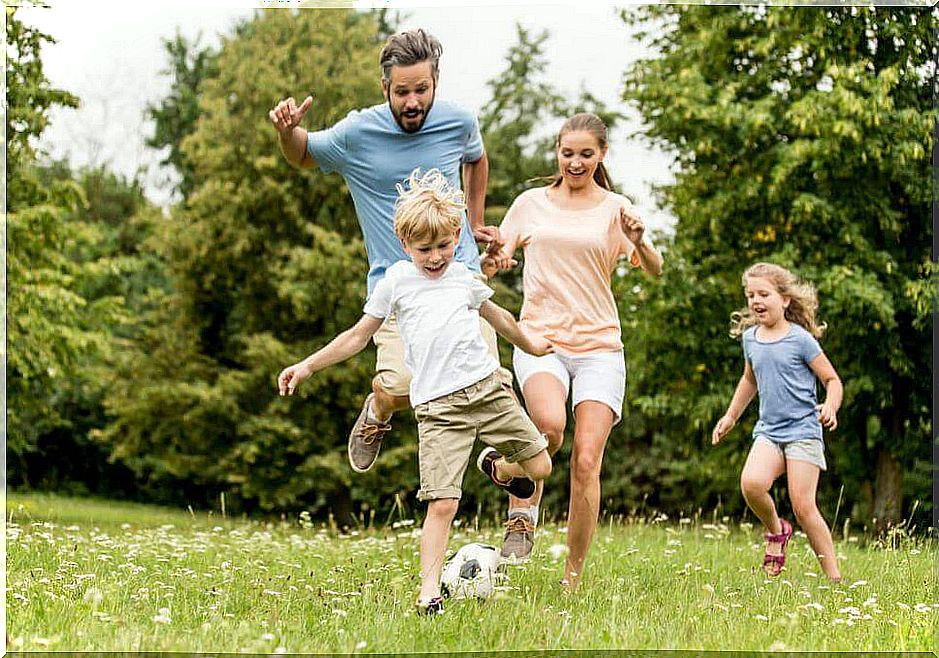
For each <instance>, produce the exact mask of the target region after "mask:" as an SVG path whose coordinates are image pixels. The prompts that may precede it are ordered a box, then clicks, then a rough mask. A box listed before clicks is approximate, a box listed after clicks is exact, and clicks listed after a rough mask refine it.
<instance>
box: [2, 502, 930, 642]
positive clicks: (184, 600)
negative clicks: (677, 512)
mask: <svg viewBox="0 0 939 658" xmlns="http://www.w3.org/2000/svg"><path fill="white" fill-rule="evenodd" d="M7 520H8V523H7V600H6V602H7V632H8V635H9V644H8V647H7V648H8V650H13V651H20V650H56V651H118V650H128V649H129V650H134V651H168V650H172V651H188V652H197V651H198V652H213V653H215V652H218V653H221V652H251V653H281V652H288V653H294V652H330V653H351V652H362V653H368V652H382V653H394V652H418V651H434V652H440V651H491V650H495V649H500V650H532V649H596V648H630V649H699V650H717V649H736V650H761V651H766V650H773V651H776V650H792V651H804V650H826V651H839V650H840V651H859V650H880V651H893V650H897V651H899V650H903V651H936V650H937V648H939V644H937V640H936V635H937V621H939V587H937V585H939V583H937V574H936V564H937V562H939V560H937V558H939V550H937V543H936V541H935V539H924V538H911V537H907V536H905V535H902V534H897V535H894V537H893V541H891V542H890V543H889V544H890V545H889V546H885V545H883V544H877V543H874V542H870V543H868V544H866V545H862V544H864V542H863V541H862V542H857V541H851V540H849V541H839V542H838V543H837V544H836V547H837V551H838V553H839V556H840V560H841V568H842V571H843V573H844V575H845V582H844V584H840V585H832V584H830V583H828V582H827V581H826V580H825V579H824V578H823V577H822V576H821V571H820V569H819V567H818V564H817V562H816V560H815V558H814V556H813V555H812V554H811V551H810V549H809V548H808V544H807V542H806V540H805V538H804V536H801V535H797V536H796V537H795V538H794V542H793V543H792V544H791V550H790V553H789V560H788V562H787V567H786V570H785V571H784V572H783V574H782V575H781V576H780V577H779V578H776V579H774V580H771V581H770V580H767V579H766V578H764V577H763V575H762V573H761V572H760V571H759V570H758V569H757V568H756V565H758V563H759V561H760V558H761V556H762V550H763V546H762V543H761V541H760V539H759V532H758V529H756V528H751V527H748V526H747V525H744V526H743V527H736V526H734V527H728V526H727V525H725V524H723V523H720V522H718V523H707V522H706V521H704V520H701V519H697V520H694V519H683V520H672V521H665V520H659V519H655V518H650V519H638V520H633V521H629V522H623V523H605V524H604V525H603V526H602V527H601V528H600V529H599V530H598V532H597V536H596V539H595V541H594V546H593V549H592V551H591V554H590V558H589V562H588V569H587V571H586V573H585V575H584V582H583V584H582V587H581V589H580V591H579V592H578V593H577V594H574V595H566V594H565V593H563V592H562V590H561V588H560V586H559V585H558V581H559V579H560V577H561V569H562V566H563V559H564V556H563V554H562V547H563V544H564V534H563V528H560V527H558V526H556V525H548V526H546V527H544V528H541V529H539V534H538V543H537V546H536V555H535V557H534V558H533V559H532V560H531V562H529V563H528V564H527V565H525V566H524V567H514V568H510V570H509V577H508V581H507V582H506V583H505V584H504V585H503V586H501V587H500V588H499V591H498V592H497V593H496V595H495V596H494V597H493V598H491V599H489V600H488V601H483V602H477V601H461V602H449V603H448V606H447V609H446V614H445V615H444V616H442V617H438V618H431V619H428V618H419V617H417V616H416V615H414V613H413V611H412V606H413V601H414V597H415V595H416V592H417V583H418V576H417V563H418V542H419V530H418V529H417V528H416V527H415V526H414V525H409V524H407V523H405V524H404V525H402V524H400V523H399V524H398V527H389V528H377V529H371V530H366V531H361V532H358V533H355V532H353V533H352V534H350V535H343V536H338V535H336V534H335V533H334V532H332V531H329V530H327V529H325V528H321V527H313V526H312V525H311V524H309V523H299V522H297V521H296V520H294V522H292V523H280V522H278V523H265V522H258V521H245V520H232V519H221V518H217V517H215V516H209V515H206V514H192V513H190V512H188V511H174V510H167V509H161V508H153V507H147V506H142V505H131V504H123V503H116V502H110V501H88V500H80V499H74V498H59V497H52V496H40V495H10V496H9V497H8V498H7ZM304 526H306V527H304ZM499 535H500V530H498V529H496V528H490V529H485V528H484V529H481V530H479V531H475V530H472V529H467V528H465V527H458V528H455V529H454V533H453V535H452V538H451V544H450V545H451V548H452V549H455V548H457V547H458V546H460V545H461V544H463V543H466V542H469V541H484V542H489V543H496V544H497V543H498V542H499V540H500V537H499Z"/></svg>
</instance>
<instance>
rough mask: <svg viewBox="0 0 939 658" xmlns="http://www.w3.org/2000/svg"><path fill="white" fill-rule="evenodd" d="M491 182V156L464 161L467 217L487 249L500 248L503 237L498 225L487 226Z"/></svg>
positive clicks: (474, 235)
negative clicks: (488, 189) (487, 201)
mask: <svg viewBox="0 0 939 658" xmlns="http://www.w3.org/2000/svg"><path fill="white" fill-rule="evenodd" d="M488 184H489V157H488V156H487V155H486V152H485V151H483V156H482V157H481V158H480V159H479V160H476V161H475V162H464V163H463V191H464V195H465V197H466V218H467V219H468V220H469V225H470V228H471V229H472V231H473V238H474V239H475V240H476V242H478V243H483V244H485V245H486V246H487V249H486V250H487V251H492V250H498V249H499V248H500V247H501V246H502V238H501V236H500V235H499V228H498V227H497V226H486V220H485V218H484V214H485V210H486V186H487V185H488Z"/></svg>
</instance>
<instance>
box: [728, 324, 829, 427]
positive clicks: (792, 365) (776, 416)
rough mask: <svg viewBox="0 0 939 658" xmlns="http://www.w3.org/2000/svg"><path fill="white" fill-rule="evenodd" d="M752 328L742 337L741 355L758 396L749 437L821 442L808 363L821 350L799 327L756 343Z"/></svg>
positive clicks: (812, 382) (754, 330) (813, 379)
mask: <svg viewBox="0 0 939 658" xmlns="http://www.w3.org/2000/svg"><path fill="white" fill-rule="evenodd" d="M756 329H757V328H756V327H750V328H749V329H747V330H746V331H745V332H744V333H743V354H744V356H745V357H746V359H747V361H748V362H749V363H750V367H751V368H752V370H753V374H754V375H755V376H756V385H757V389H758V391H759V396H760V419H759V420H758V421H757V423H756V426H755V427H754V428H753V436H754V437H755V436H758V435H763V436H766V437H768V438H770V439H772V440H774V441H777V442H782V443H785V442H789V441H798V440H800V439H821V438H822V424H821V422H820V421H819V420H818V411H817V410H816V409H815V405H816V404H817V403H818V402H817V398H816V395H815V381H816V380H815V373H814V372H812V369H811V368H810V367H809V363H810V362H811V361H812V360H813V359H814V358H815V357H817V356H818V355H819V354H821V353H822V348H821V346H820V345H819V344H818V341H817V340H815V337H814V336H812V334H810V333H809V332H808V331H806V330H805V329H804V328H803V327H802V326H800V325H798V324H796V323H794V322H793V323H791V326H790V329H789V332H788V333H787V334H786V335H785V336H783V337H782V338H780V339H779V340H775V341H771V342H766V343H764V342H760V341H759V340H757V338H756Z"/></svg>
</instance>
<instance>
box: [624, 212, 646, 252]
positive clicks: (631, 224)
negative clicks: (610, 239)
mask: <svg viewBox="0 0 939 658" xmlns="http://www.w3.org/2000/svg"><path fill="white" fill-rule="evenodd" d="M619 225H620V227H621V228H622V229H623V233H625V234H626V237H627V238H629V241H630V242H632V243H633V244H635V245H638V244H639V243H640V242H642V236H643V235H645V232H646V225H645V224H644V223H643V221H642V219H641V218H640V217H639V215H637V214H636V213H635V212H633V210H632V209H630V208H626V207H625V206H622V207H620V209H619Z"/></svg>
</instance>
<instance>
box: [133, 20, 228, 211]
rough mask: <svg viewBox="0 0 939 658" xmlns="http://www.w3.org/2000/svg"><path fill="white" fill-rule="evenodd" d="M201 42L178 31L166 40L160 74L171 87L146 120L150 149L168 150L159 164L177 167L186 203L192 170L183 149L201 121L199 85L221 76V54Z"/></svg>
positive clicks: (151, 106) (182, 194)
mask: <svg viewBox="0 0 939 658" xmlns="http://www.w3.org/2000/svg"><path fill="white" fill-rule="evenodd" d="M200 40H201V35H200V36H198V37H196V39H195V40H194V41H190V40H188V39H186V37H184V36H183V35H182V34H181V33H180V32H179V31H178V30H177V32H176V36H175V37H174V38H173V39H164V40H163V47H164V49H165V51H166V55H167V56H168V58H169V65H168V67H167V68H166V69H164V70H163V71H161V73H162V74H163V75H168V76H171V78H172V87H171V89H170V93H169V95H167V96H166V97H165V98H164V99H163V100H162V101H161V102H160V103H159V105H154V104H150V105H148V106H147V116H148V117H149V118H151V119H152V120H153V122H154V132H153V135H151V136H150V137H149V138H147V142H146V143H147V146H150V147H152V148H156V149H164V148H165V149H166V155H165V157H164V158H163V160H161V161H160V164H163V165H170V166H172V167H174V168H175V169H176V171H177V173H178V174H179V175H180V178H181V180H180V182H179V184H178V186H177V191H178V192H179V194H180V195H181V196H182V198H183V199H186V198H188V197H189V194H190V193H191V192H192V189H193V177H192V167H191V165H190V164H189V163H188V162H187V161H186V158H185V155H184V154H183V152H182V149H181V146H182V141H183V139H184V138H185V137H187V136H188V135H191V134H192V132H193V130H195V126H196V120H197V119H198V118H199V94H200V90H199V85H200V84H201V82H202V81H203V80H204V79H206V78H209V77H213V76H215V75H217V74H218V70H217V69H218V66H217V64H218V62H217V59H218V53H216V52H214V51H213V50H212V49H211V48H200V46H199V42H200Z"/></svg>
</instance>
